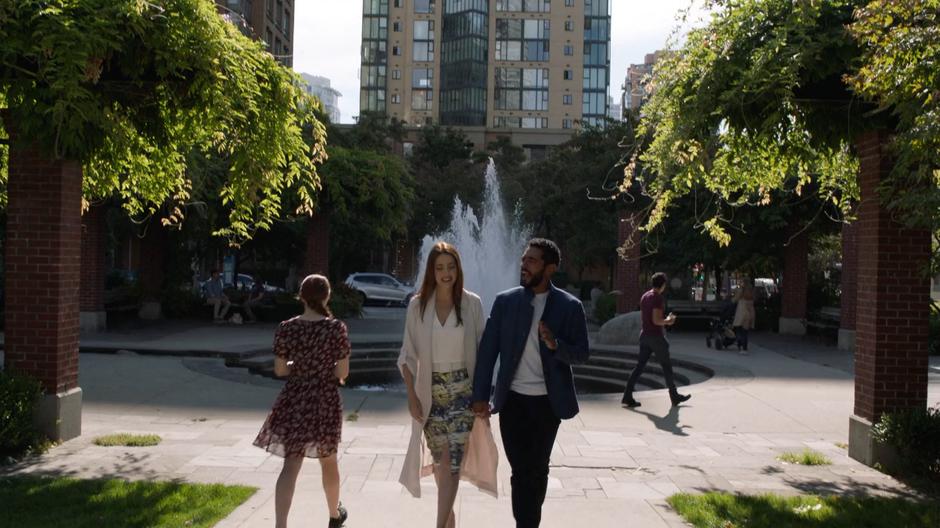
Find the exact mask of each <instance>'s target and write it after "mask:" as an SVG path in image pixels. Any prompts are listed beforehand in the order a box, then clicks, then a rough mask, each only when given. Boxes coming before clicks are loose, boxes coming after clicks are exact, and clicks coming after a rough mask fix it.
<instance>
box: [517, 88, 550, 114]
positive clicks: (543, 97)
mask: <svg viewBox="0 0 940 528" xmlns="http://www.w3.org/2000/svg"><path fill="white" fill-rule="evenodd" d="M522 109H523V110H548V90H523V91H522Z"/></svg>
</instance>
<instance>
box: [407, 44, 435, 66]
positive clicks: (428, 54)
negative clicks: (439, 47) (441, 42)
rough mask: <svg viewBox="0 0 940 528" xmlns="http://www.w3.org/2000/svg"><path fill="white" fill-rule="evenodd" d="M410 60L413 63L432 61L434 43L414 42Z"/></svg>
mask: <svg viewBox="0 0 940 528" xmlns="http://www.w3.org/2000/svg"><path fill="white" fill-rule="evenodd" d="M413 51H414V54H413V55H412V59H413V60H414V61H415V62H431V61H433V60H434V42H428V41H415V43H414V50H413Z"/></svg>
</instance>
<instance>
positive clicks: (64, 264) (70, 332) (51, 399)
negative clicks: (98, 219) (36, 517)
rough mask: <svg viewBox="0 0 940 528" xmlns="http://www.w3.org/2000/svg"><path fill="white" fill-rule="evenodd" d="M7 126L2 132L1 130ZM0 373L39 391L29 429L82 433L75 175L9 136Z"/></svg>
mask: <svg viewBox="0 0 940 528" xmlns="http://www.w3.org/2000/svg"><path fill="white" fill-rule="evenodd" d="M10 128H12V127H8V130H9V129H10ZM10 137H11V147H10V165H9V181H8V184H7V192H8V197H9V205H8V206H7V246H6V255H5V265H6V336H5V338H6V342H5V349H6V350H5V356H6V357H5V362H6V368H8V369H10V370H16V371H20V372H24V373H26V374H29V375H31V376H33V377H35V378H37V379H38V380H39V381H40V382H41V383H42V386H43V390H44V392H45V396H44V397H43V399H42V401H41V403H40V406H39V412H38V413H37V415H36V418H35V419H36V424H37V426H38V427H39V429H40V430H41V431H42V432H43V433H44V434H46V436H48V437H49V438H50V439H53V440H68V439H70V438H74V437H76V436H79V435H80V434H81V432H82V417H81V412H82V390H81V389H80V388H79V386H78V332H79V327H78V304H79V300H78V298H79V293H78V291H79V286H78V285H79V280H80V274H81V270H80V267H81V198H82V169H81V165H79V164H78V163H77V162H75V161H64V160H55V159H51V158H49V157H47V156H46V155H45V153H44V152H42V151H40V150H38V149H36V148H33V147H31V146H27V145H24V144H23V143H20V142H18V141H17V138H16V133H15V131H14V130H10Z"/></svg>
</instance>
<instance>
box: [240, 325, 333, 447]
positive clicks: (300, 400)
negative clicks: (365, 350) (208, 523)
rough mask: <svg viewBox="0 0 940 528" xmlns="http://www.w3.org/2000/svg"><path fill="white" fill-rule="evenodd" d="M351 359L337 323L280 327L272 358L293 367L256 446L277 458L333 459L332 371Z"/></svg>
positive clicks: (275, 339)
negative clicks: (284, 361)
mask: <svg viewBox="0 0 940 528" xmlns="http://www.w3.org/2000/svg"><path fill="white" fill-rule="evenodd" d="M349 353H350V345H349V335H348V334H347V332H346V325H345V324H344V323H343V322H342V321H340V320H338V319H332V318H329V319H321V320H319V321H308V320H306V319H301V318H300V317H294V318H293V319H288V320H287V321H284V322H282V323H281V325H280V326H279V327H278V329H277V332H276V333H275V335H274V355H276V356H278V357H280V358H284V359H286V360H287V361H292V362H293V363H292V364H291V370H290V374H289V375H288V377H287V384H286V385H284V388H283V389H281V393H280V394H279V395H278V397H277V400H275V401H274V407H273V408H272V409H271V414H269V415H268V418H267V420H265V422H264V425H263V426H262V427H261V432H259V433H258V437H257V438H255V441H254V445H256V446H258V447H260V448H262V449H265V450H267V451H269V452H271V453H273V454H275V455H277V456H280V457H287V456H297V455H303V456H307V457H311V458H317V457H327V456H330V455H332V454H334V453H336V448H337V446H339V442H340V434H341V431H342V426H343V400H342V398H341V397H340V394H339V384H338V382H337V380H336V376H334V374H333V369H334V367H335V366H336V362H337V361H339V360H340V359H343V358H345V357H348V356H349Z"/></svg>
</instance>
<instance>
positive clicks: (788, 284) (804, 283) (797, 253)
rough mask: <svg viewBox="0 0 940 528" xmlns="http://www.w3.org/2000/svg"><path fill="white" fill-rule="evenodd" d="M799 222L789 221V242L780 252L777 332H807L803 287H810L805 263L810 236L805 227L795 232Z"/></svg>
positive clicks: (795, 333) (804, 288)
mask: <svg viewBox="0 0 940 528" xmlns="http://www.w3.org/2000/svg"><path fill="white" fill-rule="evenodd" d="M798 229H801V227H800V226H797V225H794V224H791V226H790V230H789V231H788V233H789V235H790V237H791V238H790V243H789V244H787V247H786V248H785V249H784V254H783V292H782V294H781V298H780V333H781V334H794V335H803V334H805V333H806V325H805V324H804V323H803V321H805V320H806V290H807V288H808V287H809V286H808V285H809V282H808V281H809V278H808V276H807V269H806V268H807V266H808V261H809V238H808V237H807V236H806V231H802V232H800V233H799V234H797V230H798Z"/></svg>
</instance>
